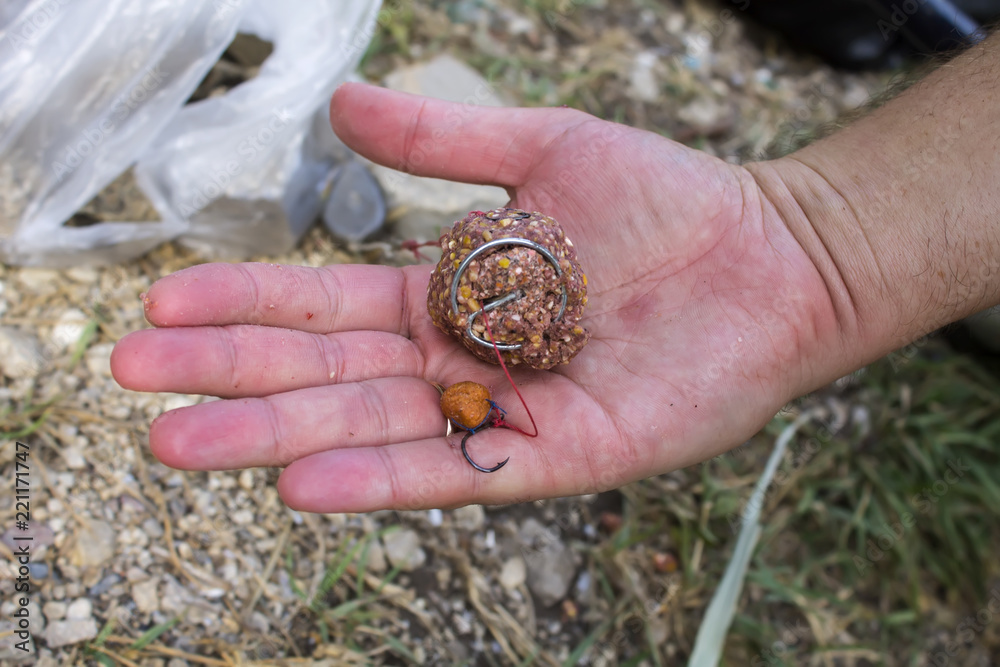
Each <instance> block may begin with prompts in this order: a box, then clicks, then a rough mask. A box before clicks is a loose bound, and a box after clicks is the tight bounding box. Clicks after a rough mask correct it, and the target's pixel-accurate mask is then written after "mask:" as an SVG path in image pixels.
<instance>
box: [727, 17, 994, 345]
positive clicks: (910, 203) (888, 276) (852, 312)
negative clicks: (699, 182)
mask: <svg viewBox="0 0 1000 667" xmlns="http://www.w3.org/2000/svg"><path fill="white" fill-rule="evenodd" d="M998 39H1000V36H998V37H994V38H993V39H992V40H990V41H989V42H987V44H986V45H984V46H981V47H975V48H973V49H970V51H969V52H967V53H966V54H964V55H963V56H961V57H959V58H957V59H956V60H955V61H953V62H952V63H950V64H949V65H948V66H947V68H946V69H945V68H943V69H941V70H938V71H937V72H935V73H933V74H932V75H931V76H930V77H928V78H927V79H925V80H924V81H923V82H921V83H919V84H917V85H916V86H914V87H913V88H911V89H909V90H908V91H906V92H905V93H904V94H903V95H901V96H900V97H899V98H897V99H895V100H893V101H892V102H890V103H889V104H887V105H886V106H884V107H882V108H881V109H879V110H877V111H876V112H874V113H872V114H871V115H870V116H868V117H866V118H864V119H862V120H861V121H859V122H857V123H856V124H854V125H852V126H851V127H849V128H847V129H845V130H842V131H841V132H839V133H837V134H835V135H833V136H832V137H829V138H827V139H825V140H823V141H820V142H817V143H816V144H813V145H811V146H807V147H806V148H804V149H802V150H800V151H798V152H796V153H794V154H792V155H789V156H787V157H784V158H780V159H778V160H773V161H770V162H763V163H756V164H750V165H746V167H747V170H748V171H749V172H750V173H751V174H752V175H753V176H754V178H755V179H756V181H757V183H758V185H759V187H760V189H761V192H762V194H763V196H764V198H765V200H766V201H767V202H768V205H770V206H771V207H773V209H774V211H775V214H776V215H777V216H778V217H779V218H780V220H781V221H782V222H783V223H784V224H785V225H786V226H787V228H788V230H789V231H790V233H791V234H792V235H793V236H794V237H795V239H796V241H797V242H798V244H799V245H800V246H801V247H802V249H803V251H804V252H805V253H806V254H807V255H808V257H809V259H810V260H811V262H812V263H813V265H814V266H815V267H816V270H817V271H818V272H819V274H820V275H821V276H822V279H823V281H824V284H825V286H826V288H827V291H828V293H829V298H830V303H831V307H832V309H833V312H834V313H835V319H836V322H837V330H838V331H837V334H838V337H839V339H840V344H841V345H842V346H843V349H844V350H845V351H846V354H847V356H848V357H850V358H853V361H854V362H855V363H856V364H858V365H860V364H863V363H866V362H867V361H870V360H871V359H873V358H877V357H878V356H881V355H883V354H885V353H887V352H889V351H891V350H893V349H895V348H898V347H900V346H902V345H905V344H906V343H908V342H910V341H912V340H914V339H916V338H918V337H920V336H921V335H923V334H926V333H928V332H930V331H933V330H935V329H937V328H939V327H941V326H943V325H945V324H947V323H949V322H953V321H955V320H957V319H960V318H962V317H965V316H967V315H970V314H972V313H975V312H977V311H979V310H982V309H984V308H987V307H989V306H992V305H995V304H996V303H997V302H998V301H1000V189H998V181H997V174H998V173H1000V157H998V151H997V141H998V135H997V131H998V127H1000V122H998V120H1000V118H998V113H997V111H996V109H997V108H1000V88H998V86H997V84H996V81H995V74H994V73H993V70H992V66H993V65H997V66H1000V43H998Z"/></svg>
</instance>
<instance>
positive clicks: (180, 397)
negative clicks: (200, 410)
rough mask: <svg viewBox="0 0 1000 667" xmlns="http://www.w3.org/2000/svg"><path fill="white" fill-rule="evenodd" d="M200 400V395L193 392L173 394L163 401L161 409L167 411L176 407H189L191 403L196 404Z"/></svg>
mask: <svg viewBox="0 0 1000 667" xmlns="http://www.w3.org/2000/svg"><path fill="white" fill-rule="evenodd" d="M200 400H201V396H196V395H194V394H173V395H172V396H170V397H169V398H167V399H166V400H165V401H163V411H164V412H167V411H169V410H176V409H177V408H189V407H191V406H192V405H197V404H198V402H199V401H200Z"/></svg>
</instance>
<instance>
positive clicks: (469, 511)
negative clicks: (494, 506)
mask: <svg viewBox="0 0 1000 667" xmlns="http://www.w3.org/2000/svg"><path fill="white" fill-rule="evenodd" d="M453 516H454V517H455V525H456V526H458V527H459V528H463V529H465V530H481V529H482V527H483V526H484V525H486V512H484V511H483V506H482V505H466V506H465V507H459V508H458V509H457V510H455V511H454V513H453Z"/></svg>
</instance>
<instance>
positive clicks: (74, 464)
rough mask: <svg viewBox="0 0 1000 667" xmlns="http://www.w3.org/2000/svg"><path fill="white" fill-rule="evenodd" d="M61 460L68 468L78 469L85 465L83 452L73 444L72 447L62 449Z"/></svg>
mask: <svg viewBox="0 0 1000 667" xmlns="http://www.w3.org/2000/svg"><path fill="white" fill-rule="evenodd" d="M62 455H63V460H64V461H65V462H66V467H67V468H69V469H70V470H79V469H80V468H84V467H86V465H87V460H86V459H84V458H83V452H81V451H80V448H79V447H76V446H75V445H74V446H73V447H66V448H64V449H63V450H62Z"/></svg>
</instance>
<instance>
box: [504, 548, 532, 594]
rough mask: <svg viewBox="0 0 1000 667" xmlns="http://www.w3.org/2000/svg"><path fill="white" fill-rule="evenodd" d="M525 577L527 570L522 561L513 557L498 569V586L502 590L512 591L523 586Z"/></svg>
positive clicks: (517, 557)
mask: <svg viewBox="0 0 1000 667" xmlns="http://www.w3.org/2000/svg"><path fill="white" fill-rule="evenodd" d="M527 576H528V568H527V567H526V566H525V564H524V559H523V558H521V557H520V556H515V557H513V558H511V559H510V560H508V561H507V562H506V563H504V564H503V567H502V568H500V585H501V586H503V587H504V589H506V590H508V591H512V590H514V589H516V588H517V587H519V586H520V585H521V584H523V583H524V581H525V579H526V578H527Z"/></svg>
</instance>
